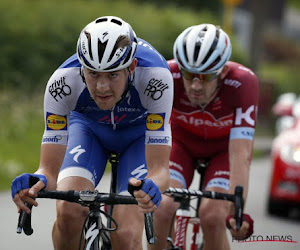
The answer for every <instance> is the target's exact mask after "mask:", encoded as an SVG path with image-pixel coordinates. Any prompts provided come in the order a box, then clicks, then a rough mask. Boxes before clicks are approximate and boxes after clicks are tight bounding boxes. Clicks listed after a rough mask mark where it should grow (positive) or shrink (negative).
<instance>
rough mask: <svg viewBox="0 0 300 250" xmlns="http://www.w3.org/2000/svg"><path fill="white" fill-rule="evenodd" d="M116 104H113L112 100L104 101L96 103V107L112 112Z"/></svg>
mask: <svg viewBox="0 0 300 250" xmlns="http://www.w3.org/2000/svg"><path fill="white" fill-rule="evenodd" d="M116 103H117V102H114V101H113V100H110V101H105V102H99V101H97V102H96V104H97V106H98V107H99V108H100V109H102V110H112V109H113V107H114V106H115V105H116Z"/></svg>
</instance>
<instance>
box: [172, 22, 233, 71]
mask: <svg viewBox="0 0 300 250" xmlns="http://www.w3.org/2000/svg"><path fill="white" fill-rule="evenodd" d="M173 53H174V58H175V60H176V62H177V64H178V65H179V67H180V68H183V69H185V70H187V71H189V72H192V73H196V74H209V73H215V72H218V71H220V70H221V69H222V68H223V67H224V65H225V63H226V62H227V61H228V60H229V58H230V56H231V43H230V39H229V37H228V35H227V34H226V33H225V32H224V31H223V30H222V29H221V28H219V27H216V26H215V25H213V24H200V25H195V26H191V27H189V28H187V29H185V30H184V31H183V32H182V33H181V34H180V35H179V36H178V37H177V39H176V41H175V43H174V47H173Z"/></svg>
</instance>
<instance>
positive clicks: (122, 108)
mask: <svg viewBox="0 0 300 250" xmlns="http://www.w3.org/2000/svg"><path fill="white" fill-rule="evenodd" d="M117 111H118V112H128V113H130V112H133V113H135V112H141V109H139V108H130V107H119V106H117Z"/></svg>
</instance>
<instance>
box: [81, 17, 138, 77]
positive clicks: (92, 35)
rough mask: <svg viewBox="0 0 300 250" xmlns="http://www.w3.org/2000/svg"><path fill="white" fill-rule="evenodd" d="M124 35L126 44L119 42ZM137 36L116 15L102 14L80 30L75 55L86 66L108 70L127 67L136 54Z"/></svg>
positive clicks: (102, 70)
mask: <svg viewBox="0 0 300 250" xmlns="http://www.w3.org/2000/svg"><path fill="white" fill-rule="evenodd" d="M124 36H127V37H128V38H129V39H130V45H128V46H124V45H121V46H120V40H122V38H124ZM136 49H137V38H136V35H135V33H134V31H133V29H132V28H131V26H130V25H129V24H128V23H127V22H125V21H123V20H122V19H121V18H119V17H115V16H103V17H99V18H97V19H96V20H95V21H93V22H91V23H89V24H88V25H87V26H86V27H85V28H84V29H83V30H82V31H81V33H80V36H79V39H78V43H77V57H78V60H79V61H80V63H81V64H82V65H83V66H85V67H87V68H89V69H90V70H94V71H99V72H111V71H117V70H121V69H124V68H126V67H128V66H129V65H130V64H131V63H132V61H133V59H134V58H135V55H136Z"/></svg>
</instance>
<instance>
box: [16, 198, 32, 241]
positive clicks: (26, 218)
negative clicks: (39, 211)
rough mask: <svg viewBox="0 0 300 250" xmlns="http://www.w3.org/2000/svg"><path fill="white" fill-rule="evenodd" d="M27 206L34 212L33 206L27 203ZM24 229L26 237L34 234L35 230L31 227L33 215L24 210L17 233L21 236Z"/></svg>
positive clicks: (21, 213)
mask: <svg viewBox="0 0 300 250" xmlns="http://www.w3.org/2000/svg"><path fill="white" fill-rule="evenodd" d="M25 205H26V206H27V207H28V208H29V209H30V210H32V205H31V204H29V203H27V202H25ZM22 229H23V231H24V233H25V234H26V235H31V234H32V233H33V229H32V226H31V213H30V214H27V213H26V212H25V211H24V210H22V211H21V212H20V215H19V219H18V226H17V233H18V234H21V233H22Z"/></svg>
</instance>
